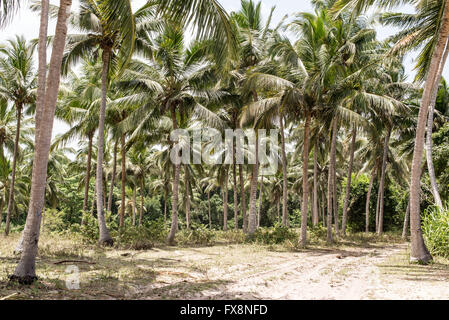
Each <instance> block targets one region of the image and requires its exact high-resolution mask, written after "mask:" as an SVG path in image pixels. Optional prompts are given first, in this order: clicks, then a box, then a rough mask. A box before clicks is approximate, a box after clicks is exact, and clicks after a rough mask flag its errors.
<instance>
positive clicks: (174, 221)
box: [167, 105, 181, 245]
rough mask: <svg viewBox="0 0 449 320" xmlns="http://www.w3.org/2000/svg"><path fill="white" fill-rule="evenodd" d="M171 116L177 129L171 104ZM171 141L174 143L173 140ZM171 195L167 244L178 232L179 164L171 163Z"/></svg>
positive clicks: (171, 243)
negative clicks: (170, 217) (172, 176)
mask: <svg viewBox="0 0 449 320" xmlns="http://www.w3.org/2000/svg"><path fill="white" fill-rule="evenodd" d="M170 109H171V110H170V111H171V117H172V122H173V130H177V129H178V120H177V119H176V110H175V106H174V105H173V106H171V108H170ZM172 143H175V142H174V141H173V142H172ZM173 169H174V171H173V174H174V178H173V195H172V221H171V228H170V233H169V235H168V238H167V242H168V244H169V245H174V244H175V235H176V232H178V191H179V174H180V170H181V166H180V165H179V164H174V165H173Z"/></svg>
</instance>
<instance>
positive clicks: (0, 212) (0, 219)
mask: <svg viewBox="0 0 449 320" xmlns="http://www.w3.org/2000/svg"><path fill="white" fill-rule="evenodd" d="M5 190H6V189H5ZM5 199H6V197H5ZM5 199H3V198H2V200H1V202H0V228H1V227H2V223H3V207H4V206H5Z"/></svg>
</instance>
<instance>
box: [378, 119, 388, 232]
mask: <svg viewBox="0 0 449 320" xmlns="http://www.w3.org/2000/svg"><path fill="white" fill-rule="evenodd" d="M390 136H391V128H388V132H387V136H386V137H385V142H384V156H383V159H382V174H381V177H380V190H381V191H380V192H381V193H380V203H379V206H380V208H379V228H378V230H377V233H378V234H379V235H381V234H382V233H383V229H384V197H385V176H386V171H387V160H388V151H389V150H390V149H389V145H390Z"/></svg>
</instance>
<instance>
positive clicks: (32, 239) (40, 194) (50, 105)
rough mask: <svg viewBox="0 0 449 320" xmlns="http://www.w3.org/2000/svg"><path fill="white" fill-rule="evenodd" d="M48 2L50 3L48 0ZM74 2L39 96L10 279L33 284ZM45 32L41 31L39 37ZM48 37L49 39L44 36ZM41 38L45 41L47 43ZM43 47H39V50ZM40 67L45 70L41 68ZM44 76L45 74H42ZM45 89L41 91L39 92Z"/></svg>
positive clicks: (64, 4)
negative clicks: (23, 216) (19, 245)
mask: <svg viewBox="0 0 449 320" xmlns="http://www.w3.org/2000/svg"><path fill="white" fill-rule="evenodd" d="M46 4H48V3H46ZM71 5H72V1H71V0H61V1H60V6H59V12H58V21H57V24H56V33H55V34H56V35H55V37H54V40H53V50H52V57H51V61H50V67H49V76H48V82H47V83H46V85H47V87H46V90H45V98H43V97H39V98H38V101H41V102H42V101H45V103H43V104H42V105H38V107H37V109H38V110H41V111H43V112H42V114H41V118H40V119H39V122H38V123H39V127H38V128H36V129H37V130H36V142H37V143H36V148H35V156H34V161H33V173H32V180H31V181H32V182H31V194H30V201H29V206H28V208H29V209H28V215H27V221H26V224H25V230H24V232H23V251H22V254H21V257H20V261H19V263H18V265H17V267H16V269H15V270H14V274H13V275H12V276H11V280H17V281H19V282H21V283H28V284H29V283H31V282H34V280H35V279H36V268H35V262H36V254H37V248H38V243H39V232H40V223H41V216H42V211H43V207H44V200H45V186H46V181H47V179H46V178H47V168H48V158H49V152H50V144H51V136H52V131H53V121H54V115H55V110H56V102H57V99H58V91H59V84H60V74H61V65H62V57H63V54H64V48H65V41H66V37H67V18H68V13H69V12H70V7H71ZM44 8H47V9H48V7H47V6H46V5H45V6H43V7H42V9H41V10H42V11H41V15H42V16H43V17H42V19H41V23H43V24H46V23H48V11H47V12H46V11H45V9H44ZM43 33H44V32H43V31H42V26H41V33H40V37H41V36H42V34H43ZM40 40H42V39H40ZM45 40H46V38H45ZM45 40H44V41H40V42H39V43H40V44H42V43H44V42H45ZM41 49H42V50H44V49H43V48H40V50H39V51H41ZM40 70H42V69H41V68H40ZM41 78H42V75H41ZM42 92H44V91H43V90H40V93H42Z"/></svg>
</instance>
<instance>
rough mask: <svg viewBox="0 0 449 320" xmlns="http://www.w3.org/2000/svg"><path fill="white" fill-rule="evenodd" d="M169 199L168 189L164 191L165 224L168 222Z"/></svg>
mask: <svg viewBox="0 0 449 320" xmlns="http://www.w3.org/2000/svg"><path fill="white" fill-rule="evenodd" d="M167 198H168V192H167V189H165V190H164V223H166V222H167Z"/></svg>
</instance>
